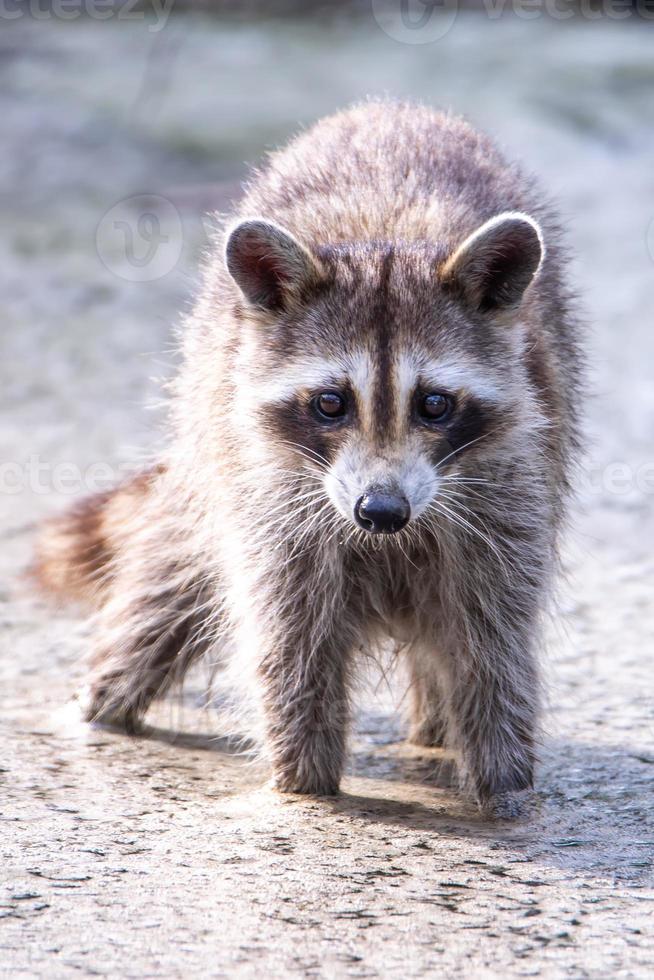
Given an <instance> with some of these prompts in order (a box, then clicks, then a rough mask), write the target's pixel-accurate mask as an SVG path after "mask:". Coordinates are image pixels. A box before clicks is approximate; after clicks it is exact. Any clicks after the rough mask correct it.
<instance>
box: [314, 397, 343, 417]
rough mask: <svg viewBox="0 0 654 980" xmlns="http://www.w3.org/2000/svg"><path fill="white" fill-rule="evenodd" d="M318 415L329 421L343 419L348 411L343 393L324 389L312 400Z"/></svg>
mask: <svg viewBox="0 0 654 980" xmlns="http://www.w3.org/2000/svg"><path fill="white" fill-rule="evenodd" d="M311 404H312V406H313V410H314V412H315V413H316V415H317V416H318V417H319V418H321V419H325V420H328V421H330V422H331V421H332V420H336V419H341V418H343V416H344V415H345V412H346V408H347V405H346V402H345V398H344V397H343V395H339V393H338V392H337V391H322V392H321V393H320V394H319V395H316V397H315V398H314V399H313V401H312V402H311Z"/></svg>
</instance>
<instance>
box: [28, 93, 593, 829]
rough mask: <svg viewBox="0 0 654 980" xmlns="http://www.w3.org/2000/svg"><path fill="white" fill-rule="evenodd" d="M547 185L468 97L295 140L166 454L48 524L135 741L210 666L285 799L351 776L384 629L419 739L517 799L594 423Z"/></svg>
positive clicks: (193, 353) (190, 337)
mask: <svg viewBox="0 0 654 980" xmlns="http://www.w3.org/2000/svg"><path fill="white" fill-rule="evenodd" d="M560 237H561V234H560V228H559V225H558V223H557V219H556V217H555V216H554V215H553V212H552V210H551V208H550V207H549V205H548V204H547V203H546V202H545V200H544V197H543V194H542V192H541V191H540V190H539V189H538V188H537V187H536V185H535V184H534V182H533V180H532V179H531V178H528V177H526V176H525V175H524V173H523V172H522V171H521V169H520V168H519V167H518V166H516V165H515V164H512V163H508V162H507V161H506V160H505V159H504V157H503V156H502V155H501V153H500V151H499V150H498V149H497V148H496V146H495V145H494V143H493V142H492V141H490V140H489V139H488V138H487V137H485V136H483V135H480V134H479V133H477V132H475V131H474V130H473V129H472V128H471V127H470V126H469V125H468V124H467V123H466V122H464V121H463V120H462V119H460V118H456V117H454V116H452V115H448V114H443V113H440V112H437V111H434V110H432V109H430V108H427V107H424V106H420V105H414V104H398V103H395V102H392V101H380V102H369V103H366V104H364V105H359V106H355V107H354V108H351V109H349V110H347V111H343V112H341V113H339V114H337V115H334V116H332V117H329V118H326V119H324V120H322V121H320V122H319V123H318V124H316V125H315V126H314V127H313V128H311V129H309V130H308V131H307V132H305V133H303V134H302V135H300V136H299V137H297V138H296V139H294V140H293V141H292V142H291V143H290V144H289V145H288V146H287V147H286V148H285V149H283V150H281V151H279V152H275V153H273V154H272V155H271V156H270V158H269V160H268V161H267V163H266V165H265V166H264V167H263V169H261V171H259V172H256V173H254V175H253V176H252V179H251V181H250V183H249V185H248V186H247V189H246V193H245V196H244V198H243V200H242V202H241V203H240V205H239V207H238V210H237V212H236V213H235V214H233V215H232V216H231V217H230V219H228V220H224V221H223V222H222V224H221V227H220V231H219V233H218V234H217V236H216V241H215V243H214V247H213V249H212V252H211V256H210V258H209V260H208V262H207V266H206V270H205V275H204V285H203V288H202V290H201V294H200V296H199V298H198V300H197V303H196V305H195V308H194V310H193V312H192V314H191V315H190V317H189V318H188V320H187V322H186V323H185V326H184V330H183V335H182V354H183V363H182V365H181V368H180V370H179V373H178V376H177V378H176V380H175V381H174V383H173V385H172V397H171V399H170V438H169V440H168V447H169V448H168V449H167V450H166V452H165V453H164V455H163V458H162V459H161V460H160V461H159V462H158V463H157V465H156V467H153V468H152V469H151V470H149V471H148V472H147V473H144V474H141V475H140V476H139V477H138V478H136V479H135V480H134V481H132V482H131V483H128V484H127V485H125V486H123V487H119V488H117V489H116V490H115V491H114V492H113V493H109V494H105V495H103V496H98V497H96V498H90V499H89V500H87V501H84V502H82V503H81V504H79V505H78V506H77V508H76V509H75V510H73V511H72V512H71V513H70V514H69V515H65V516H64V517H63V518H60V519H58V520H56V521H55V522H54V523H53V524H52V525H51V526H50V527H49V528H48V529H47V530H46V533H45V534H44V537H43V539H42V542H41V546H40V551H39V556H38V563H37V568H38V572H39V575H40V578H41V581H42V582H43V583H44V585H45V586H46V587H47V588H49V589H50V590H51V591H54V592H56V593H58V594H60V595H65V594H66V593H67V592H73V593H75V595H77V596H81V597H85V598H92V599H93V600H94V601H95V603H96V605H97V606H98V612H97V620H98V622H97V629H96V634H95V641H94V642H95V650H94V655H93V661H92V667H91V674H90V677H89V688H88V694H87V701H86V709H85V710H86V717H87V719H88V720H94V721H100V722H111V723H113V724H119V725H121V726H123V727H124V728H126V729H128V730H133V729H134V728H135V727H136V726H137V725H138V723H139V721H140V719H141V718H142V717H143V715H144V713H145V712H146V710H147V708H148V706H149V705H150V703H151V702H152V700H153V699H154V698H155V697H158V696H161V695H162V694H163V693H164V692H165V691H166V690H167V689H168V687H169V686H170V684H171V683H172V682H173V680H174V679H176V678H179V677H181V676H183V674H184V673H185V672H186V670H187V669H188V668H189V666H190V665H191V664H192V663H194V662H195V661H196V659H197V658H199V657H200V656H202V655H203V654H207V653H210V655H211V657H212V658H213V659H214V661H220V662H223V663H228V664H231V666H232V669H233V672H234V673H236V674H237V675H238V676H239V679H240V680H241V682H242V684H243V687H244V689H245V690H246V691H247V693H248V695H249V696H250V698H251V699H253V700H254V703H255V706H256V717H257V719H258V727H259V728H260V731H259V733H258V737H259V739H260V743H261V745H262V748H263V750H264V751H265V753H266V755H267V757H268V758H269V760H270V765H271V768H272V774H273V781H274V785H275V786H276V787H277V788H278V789H279V790H280V791H282V792H295V793H309V794H335V793H336V792H337V791H338V789H339V783H340V779H341V774H342V770H343V766H344V758H345V754H346V741H347V731H348V723H349V718H350V698H351V692H352V687H353V675H354V670H355V665H356V663H357V661H358V658H359V656H360V655H361V654H362V653H365V652H366V651H369V650H371V649H374V648H376V647H377V646H378V645H379V643H380V642H383V638H387V640H388V642H390V643H393V644H394V647H395V648H396V651H397V656H398V657H401V658H402V659H403V661H404V663H405V664H406V666H407V669H408V672H409V676H410V682H411V684H410V690H411V699H412V703H411V718H410V730H409V738H410V739H411V741H413V742H415V743H417V744H419V745H429V746H440V745H444V746H447V747H449V748H451V749H452V750H454V751H455V753H456V756H457V759H458V765H459V772H460V779H461V786H462V789H463V790H464V791H465V792H466V793H468V794H469V795H470V796H471V797H472V798H473V799H474V800H476V801H477V802H478V804H479V805H480V806H481V808H482V809H483V810H484V811H485V812H488V813H498V812H502V813H509V812H514V803H515V801H516V800H518V799H519V794H520V793H521V791H524V790H527V789H528V788H529V787H531V786H532V781H533V770H534V763H535V757H536V750H537V743H538V737H539V734H538V733H539V706H540V701H541V695H540V687H541V685H540V679H539V667H538V659H539V645H540V636H541V631H542V620H543V613H544V612H545V610H546V609H547V606H548V598H549V595H550V592H551V583H552V577H553V572H554V571H555V569H556V564H557V543H558V539H559V536H560V530H561V526H562V522H563V515H564V513H565V507H566V501H567V499H568V496H569V488H570V473H571V467H572V463H573V460H574V459H575V457H576V453H577V449H578V445H579V435H578V417H579V411H580V404H579V402H580V392H581V387H582V386H581V382H580V378H581V364H582V359H581V355H580V342H579V328H578V325H577V320H576V317H575V315H574V312H573V310H574V304H573V302H572V297H571V293H570V291H569V289H568V287H567V286H566V284H565V276H564V274H565V266H566V257H565V253H564V252H563V251H562V247H561V244H560Z"/></svg>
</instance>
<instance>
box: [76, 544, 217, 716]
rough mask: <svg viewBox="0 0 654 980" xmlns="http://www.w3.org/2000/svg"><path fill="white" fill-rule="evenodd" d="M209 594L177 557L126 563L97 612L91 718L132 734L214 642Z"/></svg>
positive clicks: (85, 697)
mask: <svg viewBox="0 0 654 980" xmlns="http://www.w3.org/2000/svg"><path fill="white" fill-rule="evenodd" d="M210 598H211V597H210V595H209V593H208V592H207V589H206V587H205V586H203V584H202V582H201V581H199V580H198V579H193V578H189V576H188V572H187V571H185V570H184V569H182V568H180V567H179V566H177V565H175V564H174V563H172V562H165V561H164V562H159V563H156V564H155V565H149V564H148V562H147V561H143V559H142V558H140V559H139V558H134V559H132V561H131V562H128V564H127V568H125V569H123V570H122V571H121V572H119V573H118V574H117V575H116V579H115V582H114V588H113V591H112V595H111V596H110V597H109V598H108V601H107V603H106V604H105V606H104V607H103V609H102V610H101V612H100V621H99V631H98V641H97V646H96V650H95V653H94V656H93V659H92V670H91V675H90V677H89V681H88V686H87V688H86V690H85V691H84V693H83V694H82V696H81V700H82V707H83V711H84V715H85V718H86V720H87V721H98V722H102V723H105V724H111V725H116V726H119V727H121V728H124V729H125V730H126V731H128V732H134V731H136V730H137V729H138V727H139V722H140V720H141V719H142V717H143V715H144V714H145V712H146V711H147V709H148V707H149V706H150V704H151V702H152V701H153V700H154V699H155V698H156V697H159V696H161V695H163V694H164V693H165V692H166V691H167V690H168V688H169V687H170V686H171V685H172V684H173V683H174V682H175V681H177V680H181V679H182V678H183V677H184V675H185V674H186V672H187V671H188V669H189V667H190V666H191V665H192V664H193V663H194V662H195V660H197V659H198V658H199V657H200V656H201V654H202V653H203V652H204V651H205V650H206V648H207V647H208V646H209V645H210V643H211V639H212V637H213V634H214V630H213V629H212V622H211V616H210V608H211V606H210Z"/></svg>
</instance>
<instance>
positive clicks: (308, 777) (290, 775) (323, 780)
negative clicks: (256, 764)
mask: <svg viewBox="0 0 654 980" xmlns="http://www.w3.org/2000/svg"><path fill="white" fill-rule="evenodd" d="M270 785H271V786H272V788H273V789H276V790H277V792H278V793H297V794H298V795H302V796H338V780H334V779H333V778H330V777H328V776H320V774H319V773H307V774H305V775H300V774H299V773H297V772H290V771H288V770H284V771H278V772H275V773H274V774H273V777H272V779H271V781H270Z"/></svg>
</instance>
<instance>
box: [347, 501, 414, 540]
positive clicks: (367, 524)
mask: <svg viewBox="0 0 654 980" xmlns="http://www.w3.org/2000/svg"><path fill="white" fill-rule="evenodd" d="M410 516H411V508H410V507H409V501H408V500H407V499H406V497H400V496H399V495H398V494H394V493H381V492H377V491H372V492H371V493H364V495H363V496H362V497H359V499H358V500H357V502H356V505H355V507H354V519H355V520H356V522H357V524H358V525H359V527H362V528H363V529H364V530H365V531H370V532H371V533H372V534H395V532H396V531H401V530H402V528H403V527H405V525H406V524H407V523H408V521H409V517H410Z"/></svg>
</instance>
